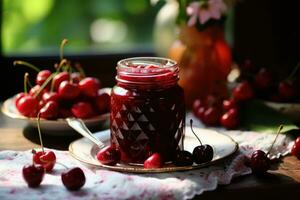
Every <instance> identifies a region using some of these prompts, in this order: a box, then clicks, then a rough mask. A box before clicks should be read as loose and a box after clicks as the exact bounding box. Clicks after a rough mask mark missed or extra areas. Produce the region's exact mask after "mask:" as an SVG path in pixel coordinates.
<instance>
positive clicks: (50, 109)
mask: <svg viewBox="0 0 300 200" xmlns="http://www.w3.org/2000/svg"><path fill="white" fill-rule="evenodd" d="M58 110H59V105H58V103H57V102H56V101H48V102H47V103H46V104H45V105H44V106H43V107H42V108H41V109H40V114H41V118H44V119H57V117H58V113H59V111H58Z"/></svg>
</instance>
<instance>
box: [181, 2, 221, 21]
mask: <svg viewBox="0 0 300 200" xmlns="http://www.w3.org/2000/svg"><path fill="white" fill-rule="evenodd" d="M226 9H227V8H226V5H225V3H224V2H223V0H208V1H200V2H192V3H190V4H189V5H188V7H187V8H186V12H187V14H188V16H190V19H189V21H188V25H189V26H193V25H195V24H196V22H197V18H199V22H200V23H201V24H204V23H206V22H207V21H208V20H209V19H216V20H218V19H220V18H221V16H222V14H224V12H225V11H226Z"/></svg>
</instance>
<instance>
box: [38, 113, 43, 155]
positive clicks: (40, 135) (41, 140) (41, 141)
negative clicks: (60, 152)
mask: <svg viewBox="0 0 300 200" xmlns="http://www.w3.org/2000/svg"><path fill="white" fill-rule="evenodd" d="M37 117H38V123H37V128H38V132H39V138H40V143H41V147H42V152H43V154H44V153H45V151H44V145H43V139H42V133H41V127H40V120H41V113H38V116H37Z"/></svg>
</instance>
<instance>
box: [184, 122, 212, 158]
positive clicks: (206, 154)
mask: <svg viewBox="0 0 300 200" xmlns="http://www.w3.org/2000/svg"><path fill="white" fill-rule="evenodd" d="M190 125H191V130H192V133H193V134H194V135H195V137H196V138H197V140H198V141H199V143H200V145H199V146H196V147H195V148H194V150H193V159H194V162H195V163H197V164H202V163H206V162H209V161H211V160H212V159H213V157H214V150H213V148H212V146H210V145H209V144H204V145H203V144H202V142H201V140H200V138H199V137H198V136H197V134H196V133H195V132H194V130H193V120H192V119H191V120H190Z"/></svg>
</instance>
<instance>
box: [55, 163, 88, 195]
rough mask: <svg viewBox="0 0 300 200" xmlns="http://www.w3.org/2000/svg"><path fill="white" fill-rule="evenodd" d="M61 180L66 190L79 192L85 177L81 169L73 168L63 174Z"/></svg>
mask: <svg viewBox="0 0 300 200" xmlns="http://www.w3.org/2000/svg"><path fill="white" fill-rule="evenodd" d="M61 180H62V182H63V184H64V186H65V187H66V188H67V189H68V190H72V191H73V190H79V189H80V188H81V187H82V186H84V184H85V175H84V172H83V171H82V169H81V168H79V167H75V168H72V169H68V170H67V171H65V172H63V173H62V174H61Z"/></svg>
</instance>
